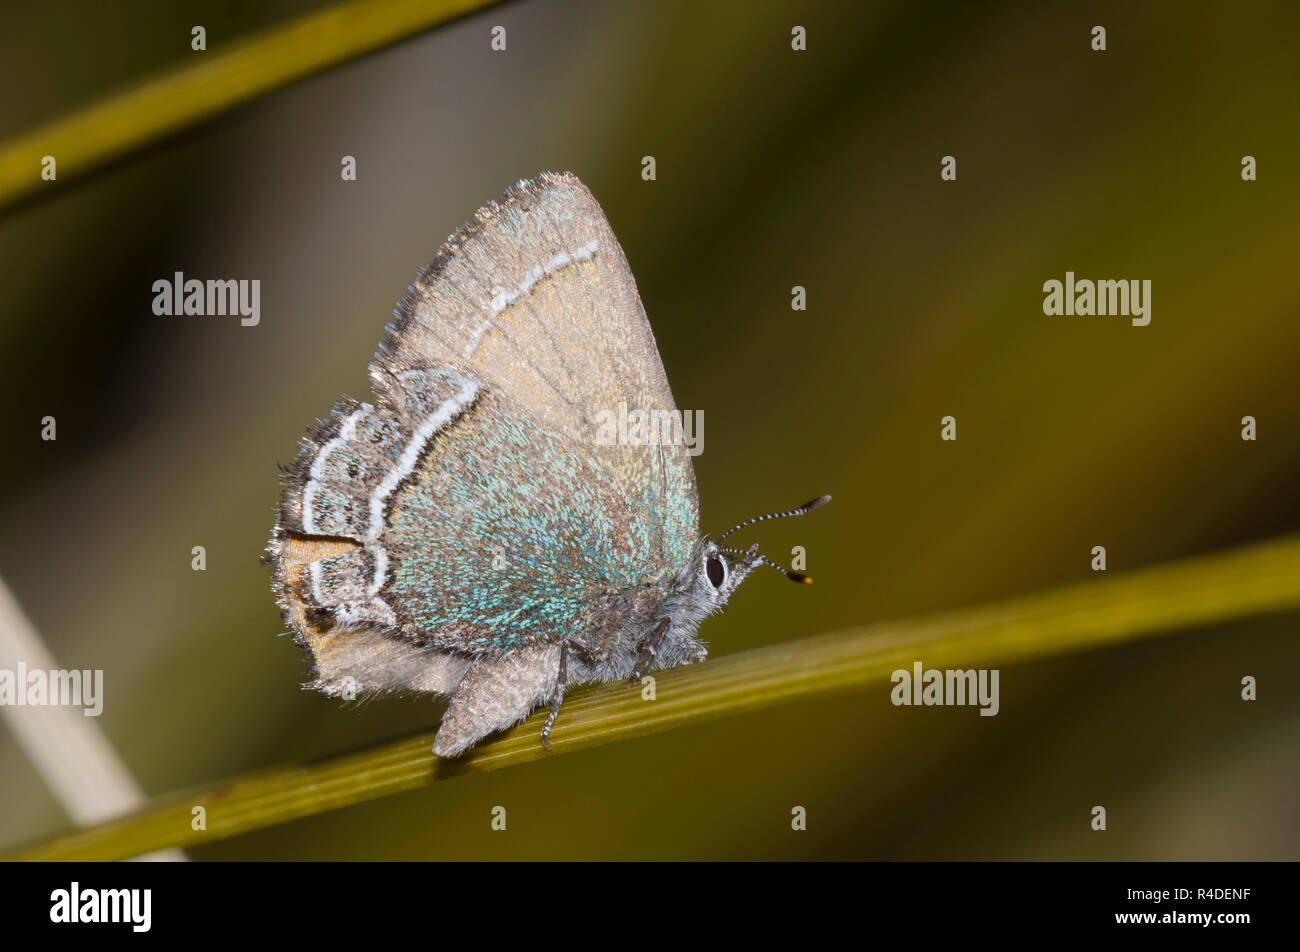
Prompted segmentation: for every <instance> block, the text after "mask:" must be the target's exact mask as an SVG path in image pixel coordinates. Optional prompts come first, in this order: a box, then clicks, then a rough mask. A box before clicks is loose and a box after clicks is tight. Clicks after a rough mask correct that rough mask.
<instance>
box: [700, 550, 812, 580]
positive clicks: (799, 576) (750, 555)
mask: <svg viewBox="0 0 1300 952" xmlns="http://www.w3.org/2000/svg"><path fill="white" fill-rule="evenodd" d="M718 551H719V552H725V553H726V554H727V555H730V556H734V557H736V558H738V559H745V560H747V561H750V562H761V563H762V564H763V565H770V566H772V568H774V569H776V570H777V571H778V572H780V573H781V574H782V575H784V576H785V577H786V578H788V579H789V580H790V581H792V582H799V583H801V584H803V585H811V584H812V576H811V575H804V574H803V573H801V572H792V571H790V570H789V569H788V568H786V567H785V566H784V565H778V564H777V563H775V562H773V561H772V560H771V559H769V558H768V557H767V556H766V555H763V554H761V553H759V552H755V551H753V550H752V549H751V550H750V551H748V552H742V551H741V550H740V549H725V548H724V549H718Z"/></svg>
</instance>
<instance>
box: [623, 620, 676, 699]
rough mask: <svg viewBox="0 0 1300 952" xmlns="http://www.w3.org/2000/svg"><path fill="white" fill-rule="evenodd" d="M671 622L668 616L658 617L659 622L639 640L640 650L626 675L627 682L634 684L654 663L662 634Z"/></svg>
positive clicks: (664, 633) (661, 641)
mask: <svg viewBox="0 0 1300 952" xmlns="http://www.w3.org/2000/svg"><path fill="white" fill-rule="evenodd" d="M671 624H672V620H671V619H669V618H661V619H659V623H658V624H656V625H655V626H654V627H653V628H651V629H650V634H648V635H646V636H645V638H643V639H642V640H641V651H640V653H639V654H637V658H636V664H634V665H633V666H632V673H631V674H629V675H628V678H627V683H628V684H636V683H637V682H638V681H640V680H641V676H642V675H644V674H645V673H646V671H647V670H648V669H649V668H650V665H651V664H652V663H654V660H655V656H656V655H657V654H659V646H660V645H661V644H663V641H664V636H665V635H667V634H668V627H669V625H671Z"/></svg>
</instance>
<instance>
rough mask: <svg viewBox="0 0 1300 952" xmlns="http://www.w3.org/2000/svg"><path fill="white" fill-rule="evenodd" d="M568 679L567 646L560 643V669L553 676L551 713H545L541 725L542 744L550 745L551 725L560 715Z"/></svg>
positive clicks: (544, 745)
mask: <svg viewBox="0 0 1300 952" xmlns="http://www.w3.org/2000/svg"><path fill="white" fill-rule="evenodd" d="M568 679H569V646H568V645H567V644H563V645H560V670H559V673H558V674H557V675H556V677H555V693H554V694H552V695H551V713H549V714H547V715H546V723H545V724H543V725H542V746H543V747H550V746H551V726H552V725H553V724H554V723H555V719H556V718H557V717H559V716H560V705H562V704H563V703H564V685H565V682H566V681H568Z"/></svg>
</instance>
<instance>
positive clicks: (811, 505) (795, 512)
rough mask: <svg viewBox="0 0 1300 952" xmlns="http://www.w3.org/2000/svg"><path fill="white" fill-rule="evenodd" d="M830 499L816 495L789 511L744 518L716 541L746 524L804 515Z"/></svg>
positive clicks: (750, 524)
mask: <svg viewBox="0 0 1300 952" xmlns="http://www.w3.org/2000/svg"><path fill="white" fill-rule="evenodd" d="M830 501H831V497H830V496H818V497H817V498H816V499H810V500H809V501H808V502H806V503H804V504H803V505H802V506H799V507H798V508H795V509H791V510H790V511H789V512H769V513H768V514H767V515H765V516H755V517H754V518H753V519H746V520H745V521H744V522H742V523H740V525H736V526H732V527H731V528H730V529H728V530H727V531H726V532H724V533H722V535H720V536H718V541H719V542H721V541H722V540H723V539H725V538H726V537H727V536H729V535H731V534H732V533H733V532H736V531H737V530H740V529H744V528H745V527H746V526H752V525H753V524H754V523H756V522H766V521H767V520H768V519H784V518H785V517H786V516H806V515H808V513H810V512H812V511H813V510H814V509H820V508H821V507H822V506H824V505H826V504H827V503H828V502H830ZM769 564H770V563H769Z"/></svg>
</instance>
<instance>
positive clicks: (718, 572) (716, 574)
mask: <svg viewBox="0 0 1300 952" xmlns="http://www.w3.org/2000/svg"><path fill="white" fill-rule="evenodd" d="M704 571H706V572H708V573H709V581H710V582H712V583H713V587H714V588H722V582H723V580H724V579H725V578H726V577H727V569H726V566H724V565H723V564H722V559H720V558H718V557H717V556H716V555H711V556H709V560H708V561H707V562H705V563H704Z"/></svg>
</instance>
